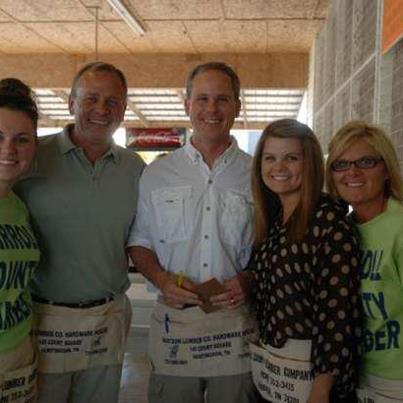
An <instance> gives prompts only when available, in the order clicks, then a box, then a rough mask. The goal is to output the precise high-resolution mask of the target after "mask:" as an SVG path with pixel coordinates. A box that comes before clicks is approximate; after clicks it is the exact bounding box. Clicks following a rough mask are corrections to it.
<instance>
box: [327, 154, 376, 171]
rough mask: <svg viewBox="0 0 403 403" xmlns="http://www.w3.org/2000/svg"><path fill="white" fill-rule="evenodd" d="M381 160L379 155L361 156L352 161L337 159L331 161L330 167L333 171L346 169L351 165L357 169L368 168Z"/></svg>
mask: <svg viewBox="0 0 403 403" xmlns="http://www.w3.org/2000/svg"><path fill="white" fill-rule="evenodd" d="M381 161H383V160H382V158H379V157H362V158H359V159H358V160H354V161H347V160H337V161H334V162H333V163H332V165H331V167H332V171H334V172H341V171H347V170H349V169H350V168H351V166H352V165H354V166H355V167H356V168H359V169H370V168H373V167H375V166H376V165H377V164H378V163H379V162H381Z"/></svg>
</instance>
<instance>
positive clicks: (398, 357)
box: [358, 198, 403, 379]
mask: <svg viewBox="0 0 403 403" xmlns="http://www.w3.org/2000/svg"><path fill="white" fill-rule="evenodd" d="M358 229H359V232H360V234H361V237H362V248H363V252H364V254H363V260H362V264H361V297H362V304H363V310H364V335H363V336H364V337H363V343H362V345H361V348H362V349H361V352H362V365H363V368H362V371H363V373H364V374H369V375H375V376H378V377H381V378H387V379H403V369H402V365H403V336H402V332H403V206H402V204H401V203H400V202H398V201H396V200H394V199H392V198H390V199H389V201H388V206H387V209H386V211H385V212H383V213H382V214H380V215H378V216H377V217H375V218H374V219H372V220H371V221H369V222H367V223H365V224H361V225H358Z"/></svg>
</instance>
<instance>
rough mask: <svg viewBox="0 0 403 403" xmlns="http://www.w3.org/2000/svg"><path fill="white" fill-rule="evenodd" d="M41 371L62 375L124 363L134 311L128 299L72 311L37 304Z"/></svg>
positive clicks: (124, 297)
mask: <svg viewBox="0 0 403 403" xmlns="http://www.w3.org/2000/svg"><path fill="white" fill-rule="evenodd" d="M34 318H35V323H34V332H35V336H36V339H37V344H38V350H39V371H40V372H43V373H63V372H69V371H80V370H84V369H87V368H93V367H97V366H103V365H114V364H120V363H122V362H123V356H124V348H125V344H126V338H127V333H128V330H129V326H130V319H131V308H130V301H129V299H128V298H127V297H126V296H119V297H117V298H115V299H114V300H113V301H111V302H108V303H106V304H104V305H100V306H96V307H94V308H87V309H79V308H77V309H72V308H65V307H59V306H54V305H49V304H39V303H35V304H34Z"/></svg>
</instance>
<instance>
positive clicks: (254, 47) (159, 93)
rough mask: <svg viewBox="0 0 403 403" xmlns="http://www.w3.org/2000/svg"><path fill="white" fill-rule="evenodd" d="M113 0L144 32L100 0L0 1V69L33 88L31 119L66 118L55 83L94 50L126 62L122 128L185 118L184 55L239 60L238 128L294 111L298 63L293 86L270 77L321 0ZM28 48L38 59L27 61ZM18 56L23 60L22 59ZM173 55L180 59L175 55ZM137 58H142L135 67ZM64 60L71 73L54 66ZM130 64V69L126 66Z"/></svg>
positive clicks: (299, 50)
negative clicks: (35, 105) (36, 113)
mask: <svg viewBox="0 0 403 403" xmlns="http://www.w3.org/2000/svg"><path fill="white" fill-rule="evenodd" d="M123 2H124V3H125V4H126V6H127V8H128V9H129V10H130V12H131V13H132V14H133V15H135V16H136V17H137V18H138V20H139V21H140V23H141V24H142V26H143V27H144V29H145V33H144V35H142V36H140V35H138V34H136V33H135V32H133V31H132V30H131V29H130V28H129V27H128V25H127V24H126V23H125V22H124V21H123V20H122V19H121V17H120V16H119V15H118V14H117V13H116V12H115V11H114V10H113V9H112V8H111V6H110V5H109V4H108V3H107V1H106V0H35V1H32V0H0V57H2V59H3V61H5V62H7V63H8V66H10V67H9V70H6V69H5V70H4V69H3V70H2V69H1V68H0V74H1V75H4V74H8V75H10V74H12V75H16V76H19V77H20V78H23V79H25V80H26V81H27V82H28V83H30V84H31V85H32V86H33V87H34V88H35V89H36V93H37V96H38V101H39V106H40V109H41V113H42V119H41V125H43V126H60V125H61V124H64V123H65V122H66V121H68V120H69V115H68V111H67V104H66V100H67V98H68V89H67V87H68V84H67V83H66V82H63V83H62V82H61V81H62V80H66V79H67V80H68V81H71V79H72V76H73V74H74V72H75V71H77V69H78V68H79V67H80V66H81V65H82V64H83V63H84V62H86V61H88V60H94V59H95V58H96V56H98V58H100V59H102V60H108V61H109V60H113V61H114V62H115V64H116V65H118V66H119V67H120V66H124V67H127V68H123V70H124V72H125V73H126V74H127V75H128V81H129V86H130V91H129V101H130V102H129V108H128V112H127V114H126V119H125V124H126V125H131V126H149V127H156V126H167V125H171V126H172V125H179V124H180V125H181V126H185V125H187V124H188V123H187V122H188V119H187V118H186V117H185V113H184V110H183V106H182V105H183V97H184V93H183V88H182V87H181V83H183V82H184V79H185V75H184V73H183V70H184V67H186V68H187V67H188V66H187V64H186V63H187V62H189V63H190V65H195V64H197V63H198V62H203V61H205V60H209V59H210V60H211V57H209V56H206V55H209V54H214V55H220V57H221V56H222V57H226V55H227V56H228V57H230V56H229V55H232V59H231V60H238V61H239V64H241V61H240V60H242V63H243V65H245V66H243V68H242V69H241V68H239V69H238V63H233V64H235V66H234V67H235V68H236V69H237V71H238V70H241V71H242V74H240V76H241V82H242V83H247V85H246V87H245V88H244V90H243V91H242V101H243V103H244V108H243V110H242V113H241V116H240V118H239V119H238V124H237V125H238V126H239V127H259V128H260V127H262V126H264V123H266V122H267V121H268V120H271V119H276V118H280V117H295V116H296V113H297V112H298V109H299V106H300V103H301V99H302V95H303V93H304V89H305V87H306V83H307V70H308V69H307V68H306V67H304V68H300V69H299V71H298V72H297V73H298V74H300V75H303V76H305V77H304V79H303V80H300V81H299V84H298V83H297V84H296V81H295V80H294V81H289V82H288V81H287V79H286V77H285V76H284V77H280V75H281V74H282V72H283V71H284V73H283V74H284V75H285V71H287V70H289V71H290V73H291V70H292V69H293V68H294V69H298V67H299V66H297V65H296V66H294V64H295V63H292V62H291V63H290V61H289V60H290V59H289V58H288V59H287V57H289V55H307V54H308V53H309V50H310V47H311V44H312V43H313V40H314V38H315V35H316V33H317V32H318V31H319V29H320V27H321V26H322V24H323V21H324V20H325V18H326V15H327V9H328V6H329V2H330V0H130V1H129V0H126V1H123ZM38 55H39V56H40V58H41V59H42V61H43V62H42V64H35V63H34V60H37V59H35V56H38ZM164 55H165V56H164ZM234 55H235V56H234ZM21 56H24V59H23V60H26V64H24V65H21ZM168 57H170V58H171V59H170V60H171V64H169V66H170V67H169V69H170V70H169V72H167V64H166V63H164V64H165V70H164V68H161V70H162V71H163V72H165V74H160V75H158V72H157V71H158V69H159V67H160V65H161V63H159V61H160V60H165V59H166V58H168ZM234 57H235V58H234ZM162 58H164V59H162ZM183 58H186V63H181V62H180V61H181V60H183ZM142 59H144V60H147V61H148V62H147V63H148V64H144V63H143V65H142V62H141V60H142ZM29 60H32V69H31V71H28V70H30V69H29V67H30V63H29ZM66 60H67V61H68V62H70V63H71V71H72V74H68V73H67V71H66V72H64V71H63V70H62V69H63V67H62V66H63V65H65V64H68V63H67V62H66V63H64V62H63V63H62V61H66ZM248 60H249V61H250V68H249V69H248V68H247V66H248ZM57 61H59V63H58V64H56V63H57ZM129 61H130V63H129ZM132 61H134V62H132ZM175 61H176V62H175ZM268 61H270V62H272V64H273V63H277V64H278V67H277V69H275V70H271V71H268V70H267V66H266V64H267V63H268ZM52 63H55V64H56V66H58V67H56V68H57V69H59V68H60V70H61V71H63V73H62V74H63V78H62V79H59V81H57V80H55V78H54V77H55V75H56V74H57V73H56V72H55V66H52ZM259 63H260V64H261V66H260V64H259ZM133 64H136V65H137V67H138V69H139V71H137V72H136V73H134V72H133V71H132V70H131V68H132V67H131V66H132V65H133ZM185 64H186V66H185ZM37 66H40V68H39V67H37ZM51 66H52V67H51ZM59 66H60V67H59ZM148 66H150V67H148ZM172 66H174V67H172ZM176 66H177V67H176ZM181 68H182V69H181ZM175 69H178V71H177V72H176V71H175ZM147 73H148V75H150V76H151V77H156V78H155V80H156V81H157V84H156V82H155V81H154V84H155V85H153V82H152V79H150V80H148V81H147V80H143V81H142V82H147V85H144V86H141V85H139V84H138V82H136V76H137V77H138V76H140V75H141V77H144V76H146V75H147ZM274 73H275V74H274ZM297 73H294V75H295V74H297ZM162 75H163V76H164V77H162ZM273 75H274V76H273ZM48 76H49V83H47V82H46V77H48ZM66 76H67V78H65V77H66ZM167 77H172V79H170V80H168V79H167ZM276 77H278V84H277V82H276ZM52 80H53V81H52ZM273 82H275V84H274V85H273ZM59 83H60V84H59ZM301 83H302V84H301Z"/></svg>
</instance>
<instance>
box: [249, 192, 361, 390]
mask: <svg viewBox="0 0 403 403" xmlns="http://www.w3.org/2000/svg"><path fill="white" fill-rule="evenodd" d="M281 216H282V212H280V214H279V219H277V220H275V224H274V225H273V226H272V228H271V229H270V230H269V233H268V237H267V239H266V240H265V242H264V243H263V244H262V245H261V246H260V247H259V248H258V249H257V250H256V251H255V254H254V258H253V260H252V270H253V271H254V274H255V280H256V286H255V287H256V289H255V293H254V295H255V298H256V301H255V302H256V309H257V319H258V324H259V331H260V337H261V339H262V341H263V342H264V343H269V344H270V345H272V346H274V347H282V346H283V345H284V343H285V342H286V341H287V339H288V338H294V339H310V340H312V352H311V360H312V363H313V364H314V376H316V375H318V374H320V373H330V374H332V375H334V376H335V377H336V382H335V391H337V392H338V393H337V394H338V395H340V396H343V394H346V393H348V392H349V391H351V390H352V389H353V388H354V380H353V377H354V368H353V357H354V355H355V354H354V350H355V343H354V337H353V333H354V329H353V328H354V327H355V326H356V318H357V316H358V311H357V300H358V289H359V277H358V262H359V258H360V251H359V244H358V238H357V235H356V232H355V230H354V227H353V226H352V223H350V220H349V219H348V218H347V217H346V211H345V210H344V208H343V207H342V206H341V205H339V204H338V203H336V202H335V201H333V200H332V199H331V198H330V197H329V196H327V195H325V194H323V195H322V196H321V198H320V201H319V203H318V207H317V210H316V212H315V214H314V215H313V217H312V219H311V222H310V224H309V226H308V229H307V231H306V234H305V237H304V238H303V240H302V241H300V242H291V241H288V240H287V231H286V228H285V227H284V226H283V225H282V223H281V220H280V217H281Z"/></svg>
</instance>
